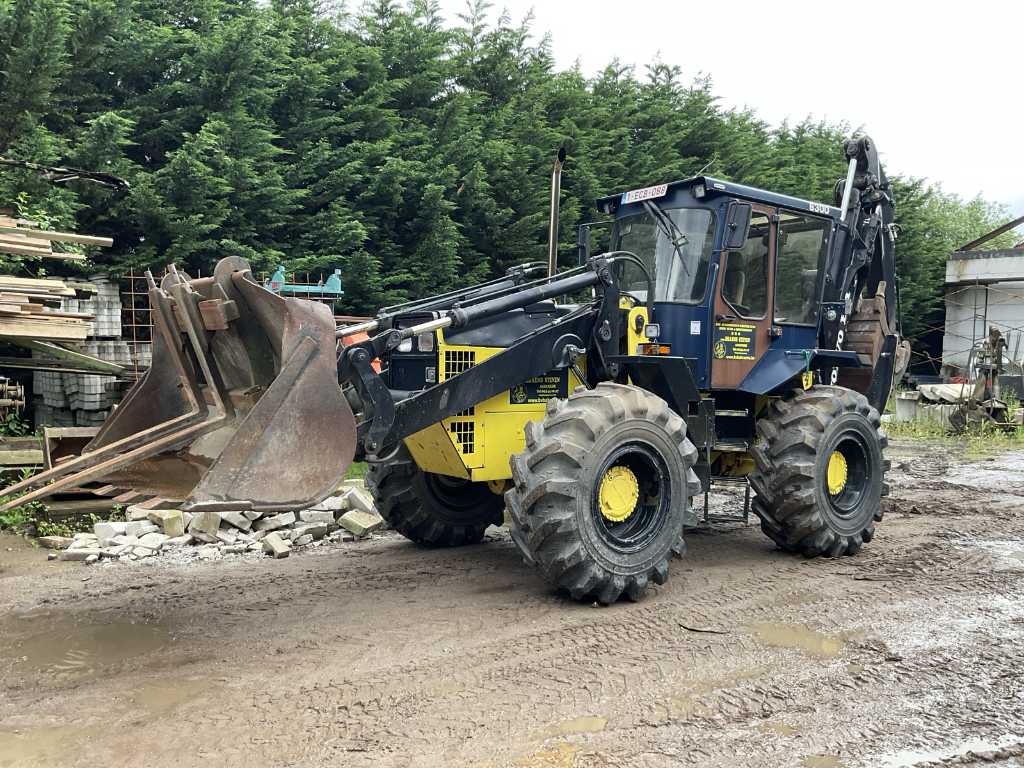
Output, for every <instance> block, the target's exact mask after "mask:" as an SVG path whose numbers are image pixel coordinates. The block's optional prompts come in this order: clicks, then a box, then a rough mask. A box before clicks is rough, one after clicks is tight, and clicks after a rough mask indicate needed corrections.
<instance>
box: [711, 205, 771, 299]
mask: <svg viewBox="0 0 1024 768" xmlns="http://www.w3.org/2000/svg"><path fill="white" fill-rule="evenodd" d="M768 236H769V223H768V217H767V216H766V215H765V214H763V213H755V214H754V215H753V217H752V218H751V220H750V231H749V233H748V234H747V242H746V243H744V245H743V247H742V248H741V249H740V250H738V251H729V252H728V253H727V254H726V257H725V274H724V276H723V277H722V298H723V299H725V301H726V303H728V305H729V306H730V307H732V309H733V310H735V311H736V314H738V315H739V316H740V317H746V318H751V319H755V318H761V317H764V315H765V312H766V311H767V309H768Z"/></svg>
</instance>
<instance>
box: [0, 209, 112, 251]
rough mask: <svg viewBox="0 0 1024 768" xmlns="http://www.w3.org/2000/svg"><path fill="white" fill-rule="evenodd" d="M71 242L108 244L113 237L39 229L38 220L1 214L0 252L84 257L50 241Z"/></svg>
mask: <svg viewBox="0 0 1024 768" xmlns="http://www.w3.org/2000/svg"><path fill="white" fill-rule="evenodd" d="M55 242H57V243H71V244H74V245H98V246H105V247H109V246H111V245H113V243H114V241H113V240H111V239H110V238H109V237H94V236H92V235H79V234H76V233H74V232H54V231H51V230H45V229H39V228H38V224H36V223H35V222H34V221H28V220H26V219H15V218H12V217H11V216H2V215H0V253H9V254H11V255H13V256H35V257H36V258H44V259H62V260H64V261H85V256H83V255H82V254H80V253H70V252H67V251H54V250H53V243H55Z"/></svg>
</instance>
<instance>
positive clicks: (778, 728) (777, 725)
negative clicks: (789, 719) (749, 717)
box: [757, 720, 800, 736]
mask: <svg viewBox="0 0 1024 768" xmlns="http://www.w3.org/2000/svg"><path fill="white" fill-rule="evenodd" d="M757 730H759V731H760V732H761V733H774V734H776V735H778V736H796V735H797V734H798V733H800V730H799V729H798V728H794V727H793V726H792V725H788V724H786V723H782V722H779V721H778V720H769V721H768V722H765V723H761V724H760V725H759V726H757Z"/></svg>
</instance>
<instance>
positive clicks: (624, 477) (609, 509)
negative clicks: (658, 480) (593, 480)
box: [597, 467, 640, 523]
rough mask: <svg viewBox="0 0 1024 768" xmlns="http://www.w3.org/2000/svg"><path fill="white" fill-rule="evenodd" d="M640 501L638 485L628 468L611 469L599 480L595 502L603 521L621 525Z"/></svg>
mask: <svg viewBox="0 0 1024 768" xmlns="http://www.w3.org/2000/svg"><path fill="white" fill-rule="evenodd" d="M639 500H640V485H639V483H637V481H636V475H634V474H633V471H632V470H631V469H630V468H629V467H612V468H610V469H609V470H608V471H607V472H605V473H604V477H603V478H601V487H600V489H599V490H598V492H597V501H598V504H600V506H601V515H602V516H603V517H604V519H605V520H611V521H612V522H613V523H621V522H622V521H623V520H625V519H626V518H628V517H629V516H630V515H632V514H633V510H634V509H636V503H637V502H638V501H639Z"/></svg>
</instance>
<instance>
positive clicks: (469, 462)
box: [405, 331, 585, 481]
mask: <svg viewBox="0 0 1024 768" xmlns="http://www.w3.org/2000/svg"><path fill="white" fill-rule="evenodd" d="M504 351H505V350H504V347H470V346H460V345H449V344H446V343H445V341H444V336H443V334H442V332H441V331H438V332H437V354H438V367H437V381H438V383H440V382H442V381H447V380H448V379H450V378H452V377H453V376H457V375H458V374H460V373H462V372H463V371H465V370H467V369H468V368H471V367H472V366H474V365H476V364H478V363H482V362H483V361H484V360H487V359H489V358H491V357H494V356H495V355H498V354H501V353H502V352H504ZM579 364H580V368H581V369H583V370H585V367H584V366H585V360H584V359H583V358H580V360H579ZM580 384H581V382H580V380H579V379H578V378H577V377H576V375H575V374H574V373H573V372H572V371H570V370H564V371H555V372H553V373H548V374H545V375H543V376H535V377H534V378H532V379H529V380H527V381H525V382H523V383H522V384H517V385H516V386H514V387H512V388H511V389H509V390H506V391H505V392H502V393H501V394H498V395H495V396H494V397H492V398H489V399H488V400H484V401H483V402H481V403H477V404H476V405H474V406H472V407H471V408H467V409H466V410H465V411H462V412H461V413H457V414H456V415H454V416H452V417H450V418H447V419H444V420H442V421H440V422H438V423H437V424H433V425H431V426H429V427H427V428H426V429H424V430H421V431H420V432H417V433H416V434H414V435H410V436H409V437H407V438H406V439H405V444H406V446H407V447H408V448H409V452H410V453H411V454H412V457H413V459H414V460H415V461H416V464H417V465H418V466H419V467H420V469H423V470H425V471H427V472H435V473H437V474H441V475H451V476H452V477H461V478H465V479H468V480H473V481H483V480H507V479H508V478H510V477H512V470H511V469H510V468H509V461H508V460H509V457H511V456H512V454H515V453H519V452H521V451H522V450H523V449H524V448H525V447H526V437H525V435H524V432H523V430H524V429H525V428H526V424H527V423H528V422H531V421H540V420H542V419H543V418H544V410H545V406H546V405H547V402H548V400H550V399H551V398H552V397H567V396H568V394H569V393H570V392H572V391H573V389H575V388H576V387H577V386H579V385H580Z"/></svg>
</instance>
